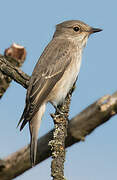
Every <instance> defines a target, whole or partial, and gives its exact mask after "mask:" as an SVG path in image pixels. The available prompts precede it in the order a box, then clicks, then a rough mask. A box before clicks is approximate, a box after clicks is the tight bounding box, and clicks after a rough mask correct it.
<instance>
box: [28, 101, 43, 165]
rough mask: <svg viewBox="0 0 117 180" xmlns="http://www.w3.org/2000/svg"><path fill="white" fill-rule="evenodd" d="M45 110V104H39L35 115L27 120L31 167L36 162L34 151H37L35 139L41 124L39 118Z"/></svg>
mask: <svg viewBox="0 0 117 180" xmlns="http://www.w3.org/2000/svg"><path fill="white" fill-rule="evenodd" d="M44 111H45V104H43V105H41V107H40V108H39V111H38V112H37V113H36V114H35V116H34V117H33V118H32V119H31V120H30V122H29V129H30V136H31V142H30V160H31V165H32V167H33V166H34V165H35V163H36V153H37V139H38V131H39V128H40V124H41V119H42V116H43V113H44Z"/></svg>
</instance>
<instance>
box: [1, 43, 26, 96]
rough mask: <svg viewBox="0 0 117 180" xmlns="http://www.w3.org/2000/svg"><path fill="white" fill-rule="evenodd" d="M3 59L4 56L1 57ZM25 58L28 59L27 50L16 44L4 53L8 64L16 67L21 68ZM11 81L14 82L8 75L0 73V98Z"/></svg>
mask: <svg viewBox="0 0 117 180" xmlns="http://www.w3.org/2000/svg"><path fill="white" fill-rule="evenodd" d="M2 57H3V56H1V58H2ZM25 58H26V50H25V48H24V47H23V46H20V45H18V44H15V43H13V44H12V45H11V47H10V48H8V49H6V50H5V52H4V59H5V60H6V61H7V62H10V63H11V64H12V65H14V66H15V67H21V65H22V64H23V62H24V60H25ZM0 64H1V62H0ZM3 68H4V67H3ZM11 80H12V77H11V78H10V77H8V75H7V74H3V72H0V98H1V97H2V96H3V94H4V93H5V91H6V90H7V88H8V87H9V84H10V82H11Z"/></svg>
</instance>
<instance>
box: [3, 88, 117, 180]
mask: <svg viewBox="0 0 117 180" xmlns="http://www.w3.org/2000/svg"><path fill="white" fill-rule="evenodd" d="M115 114H117V91H116V92H115V93H114V94H112V95H106V96H104V97H102V98H100V99H99V100H97V101H96V102H94V103H93V104H92V105H90V106H89V107H87V108H86V109H85V110H84V111H82V112H81V113H80V114H78V115H77V116H75V117H74V118H72V119H71V121H69V124H68V133H67V137H66V141H65V147H66V148H67V147H69V146H71V145H72V144H75V143H78V142H80V141H84V140H85V136H87V135H89V134H90V133H92V132H93V130H95V129H96V128H97V127H98V126H100V125H102V124H103V123H105V122H107V121H108V120H109V119H110V118H111V117H112V116H114V115H115ZM52 134H53V130H51V131H50V132H49V133H47V134H46V135H45V136H43V137H41V138H40V139H39V140H38V148H37V162H36V163H37V164H38V163H40V162H42V161H43V160H45V159H47V158H48V157H50V156H51V148H50V146H48V142H49V141H50V140H51V139H52ZM30 168H31V165H30V158H29V145H28V146H26V147H24V148H22V149H20V150H19V151H17V152H15V153H13V154H11V155H9V156H8V157H6V158H5V159H3V160H1V161H0V179H2V180H11V179H13V178H15V177H17V176H19V175H20V174H22V173H24V172H25V171H26V170H28V169H30Z"/></svg>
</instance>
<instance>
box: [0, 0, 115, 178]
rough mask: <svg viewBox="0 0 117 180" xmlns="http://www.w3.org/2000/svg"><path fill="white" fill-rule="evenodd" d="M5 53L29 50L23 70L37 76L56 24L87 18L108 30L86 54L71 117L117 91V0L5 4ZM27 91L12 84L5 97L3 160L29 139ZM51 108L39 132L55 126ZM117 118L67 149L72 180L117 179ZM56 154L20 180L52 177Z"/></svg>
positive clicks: (0, 35)
mask: <svg viewBox="0 0 117 180" xmlns="http://www.w3.org/2000/svg"><path fill="white" fill-rule="evenodd" d="M0 7H1V10H0V22H1V28H0V53H3V52H4V49H5V48H7V47H9V46H10V45H11V44H12V43H13V42H16V43H19V44H21V45H23V46H24V47H25V48H26V50H27V60H26V62H25V63H24V65H23V67H22V70H23V71H24V72H26V73H28V74H29V75H31V73H32V70H33V68H34V66H35V64H36V62H37V60H38V58H39V56H40V55H41V53H42V51H43V49H44V47H45V46H46V45H47V44H48V42H49V41H50V40H51V38H52V35H53V33H54V30H55V25H56V24H58V23H60V22H62V21H65V20H71V19H79V20H82V21H84V22H86V23H88V24H89V25H91V26H93V27H99V28H102V29H103V32H101V33H97V34H94V35H92V36H91V37H90V38H89V40H88V43H87V46H86V48H85V50H84V53H83V61H82V66H81V71H80V75H79V79H78V82H77V88H76V90H75V92H74V95H73V98H72V103H71V110H70V117H73V116H75V115H76V114H77V113H79V112H80V111H82V110H83V109H84V108H85V107H87V106H88V105H89V104H91V103H93V102H94V101H95V100H97V99H98V98H100V97H101V96H103V95H105V94H112V93H113V92H114V91H116V90H117V84H116V74H117V54H116V52H117V45H116V42H117V35H116V31H117V2H116V1H115V0H111V1H106V0H103V1H102V0H98V1H95V0H90V1H78V0H72V1H71V0H69V1H68V0H59V1H55V0H51V1H46V0H43V1H38V0H30V1H28V0H25V1H23V0H20V1H15V0H11V1H7V0H4V1H1V2H0ZM25 94H26V90H25V89H24V88H23V87H21V86H20V85H19V84H17V83H15V82H12V83H11V85H10V87H9V89H8V90H7V92H6V93H5V95H4V97H3V98H2V99H1V101H0V113H1V126H0V140H1V148H0V158H3V157H5V156H7V155H9V154H10V153H12V152H15V151H17V150H18V149H19V148H21V147H23V146H24V145H26V144H27V143H29V140H30V138H29V131H28V126H27V127H26V128H24V130H23V132H20V131H19V129H16V125H17V123H18V121H19V119H20V116H21V113H22V111H23V108H24V103H25ZM52 112H54V108H53V107H52V106H51V105H48V106H47V109H46V113H45V115H44V117H43V121H42V124H41V129H40V132H39V136H42V135H44V134H45V133H47V132H48V131H49V130H50V129H52V128H53V122H52V119H51V117H50V116H49V114H50V113H52ZM116 120H117V116H115V117H113V118H112V119H111V120H110V121H109V122H107V123H106V124H104V125H103V126H101V127H99V128H98V129H96V130H95V131H94V132H93V133H92V134H91V135H90V136H88V137H87V138H86V141H85V142H81V143H78V144H75V145H73V146H72V147H70V148H69V149H67V154H66V163H65V176H66V177H67V179H68V180H71V179H72V180H77V179H80V180H99V179H100V180H104V179H106V180H110V179H116V178H117V142H116V136H117V133H116V127H117V121H116ZM50 164H51V158H49V159H48V160H46V161H44V162H42V163H41V164H40V165H38V166H36V167H35V168H33V169H31V170H29V171H27V172H26V173H24V174H23V175H21V176H19V177H17V178H16V179H17V180H31V179H37V178H40V179H46V180H49V179H51V177H50Z"/></svg>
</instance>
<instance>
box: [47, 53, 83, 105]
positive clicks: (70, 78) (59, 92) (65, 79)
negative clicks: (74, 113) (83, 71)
mask: <svg viewBox="0 0 117 180" xmlns="http://www.w3.org/2000/svg"><path fill="white" fill-rule="evenodd" d="M73 56H74V58H73V59H72V61H71V63H70V64H69V66H68V67H67V69H66V71H65V72H64V74H63V76H62V77H61V79H60V80H59V81H58V82H57V83H56V85H55V86H54V88H53V90H52V91H51V93H50V96H49V101H50V102H51V103H52V104H54V105H55V106H57V105H58V104H61V103H62V102H63V101H64V99H65V97H66V96H67V93H68V92H69V90H70V89H71V88H72V86H73V84H74V83H75V81H76V79H77V76H78V74H79V71H80V66H81V53H79V52H78V53H75V54H74V55H73Z"/></svg>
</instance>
